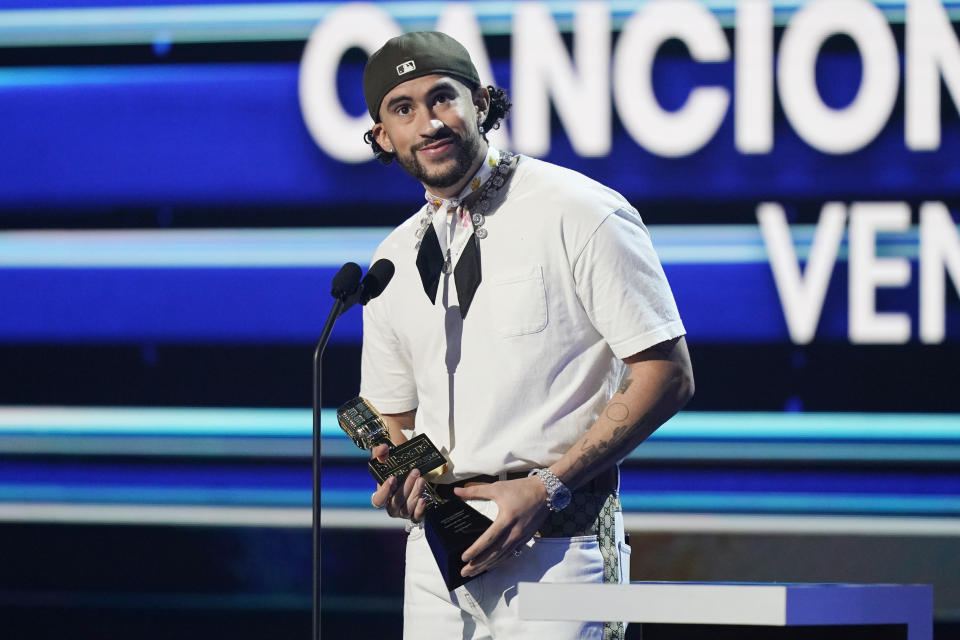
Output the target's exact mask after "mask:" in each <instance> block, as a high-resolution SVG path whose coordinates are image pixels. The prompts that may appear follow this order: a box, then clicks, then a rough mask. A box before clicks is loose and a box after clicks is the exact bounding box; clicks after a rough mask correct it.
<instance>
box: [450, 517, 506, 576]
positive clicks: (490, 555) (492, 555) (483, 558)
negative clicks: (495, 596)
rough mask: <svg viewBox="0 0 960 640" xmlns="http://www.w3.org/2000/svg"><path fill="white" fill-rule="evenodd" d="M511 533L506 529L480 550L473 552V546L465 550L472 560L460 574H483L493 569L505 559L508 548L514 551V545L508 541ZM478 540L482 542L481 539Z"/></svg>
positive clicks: (465, 554) (465, 553)
mask: <svg viewBox="0 0 960 640" xmlns="http://www.w3.org/2000/svg"><path fill="white" fill-rule="evenodd" d="M488 532H489V529H488ZM509 534H510V532H509V530H507V529H504V530H502V531H500V532H499V533H498V534H497V535H496V537H494V538H492V539H491V540H490V541H489V543H487V544H486V545H485V546H484V547H483V548H482V549H480V550H479V551H477V552H473V553H471V549H472V548H473V547H471V549H468V550H467V551H466V552H464V556H467V555H468V554H469V555H470V558H471V560H470V561H469V562H467V565H466V566H465V567H464V568H463V570H461V572H460V574H461V575H463V576H465V577H467V576H475V575H478V574H481V573H483V572H484V571H487V570H489V569H492V568H493V567H494V566H496V565H497V564H498V563H499V562H500V561H501V560H503V558H504V557H505V556H506V555H507V552H508V550H511V551H510V552H511V553H512V547H510V545H509V542H508V541H509V538H510V535H509ZM477 542H480V540H478V541H477ZM474 546H476V545H474Z"/></svg>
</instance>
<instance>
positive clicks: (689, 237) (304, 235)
mask: <svg viewBox="0 0 960 640" xmlns="http://www.w3.org/2000/svg"><path fill="white" fill-rule="evenodd" d="M649 230H650V234H651V236H652V238H653V242H654V245H655V246H656V249H657V254H658V255H659V256H660V261H661V262H662V263H663V264H687V265H697V264H728V263H735V264H743V263H754V262H762V263H764V264H766V263H767V261H768V257H767V249H766V245H765V244H764V240H763V236H762V234H761V231H760V227H759V226H757V225H747V224H731V225H704V224H699V225H651V226H650V227H649ZM390 231H391V228H389V227H334V228H319V229H318V228H292V229H204V230H189V229H176V230H170V229H167V230H137V231H124V230H104V231H7V232H0V269H3V268H7V269H9V268H17V267H28V268H29V267H35V268H95V267H114V268H131V267H156V268H164V267H169V268H183V267H263V268H269V267H333V268H338V267H339V266H340V265H342V264H343V263H345V262H348V261H353V262H356V263H358V264H363V265H365V264H369V262H370V261H371V259H372V257H373V253H374V251H375V249H376V248H377V246H378V245H379V244H380V242H382V241H383V239H384V238H386V237H387V235H388V234H389V233H390ZM815 233H816V226H815V225H791V227H790V234H791V236H792V238H793V243H794V251H795V252H796V255H797V258H798V259H800V260H805V259H806V258H807V257H808V256H809V254H810V247H811V245H812V243H813V238H814V234H815ZM919 243H920V238H919V230H918V228H917V227H916V226H914V227H912V228H911V229H909V230H908V231H906V232H903V233H897V234H881V235H878V236H877V239H876V254H877V256H879V257H906V258H913V259H917V258H918V255H919ZM848 253H849V247H848V237H847V236H846V235H845V236H844V238H843V239H842V240H841V243H840V246H839V248H838V250H837V260H838V261H840V262H844V261H846V260H847V257H848Z"/></svg>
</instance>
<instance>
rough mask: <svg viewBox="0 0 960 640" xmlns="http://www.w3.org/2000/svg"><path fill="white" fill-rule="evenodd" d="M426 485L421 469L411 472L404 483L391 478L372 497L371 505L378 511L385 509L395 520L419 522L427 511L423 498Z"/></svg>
mask: <svg viewBox="0 0 960 640" xmlns="http://www.w3.org/2000/svg"><path fill="white" fill-rule="evenodd" d="M425 483H426V481H425V480H424V478H422V477H421V475H420V470H419V469H414V470H413V471H411V472H410V473H409V474H408V475H407V477H406V478H405V479H404V480H403V482H402V483H401V482H400V481H398V480H397V478H396V477H394V476H390V477H389V478H387V479H386V481H385V482H384V483H383V484H382V485H380V486H378V487H377V490H376V491H374V492H373V495H371V496H370V504H371V505H373V506H374V507H375V508H377V509H385V510H386V511H387V513H388V514H389V515H390V516H391V517H393V518H408V519H410V520H413V521H414V522H419V521H420V520H421V519H422V518H423V513H424V511H425V510H426V503H425V501H424V500H423V497H422V496H423V488H424V485H425Z"/></svg>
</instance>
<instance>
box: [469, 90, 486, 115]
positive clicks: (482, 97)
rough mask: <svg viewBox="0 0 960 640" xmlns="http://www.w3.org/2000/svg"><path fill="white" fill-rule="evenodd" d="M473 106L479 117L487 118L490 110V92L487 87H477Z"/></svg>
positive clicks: (474, 92) (474, 91)
mask: <svg viewBox="0 0 960 640" xmlns="http://www.w3.org/2000/svg"><path fill="white" fill-rule="evenodd" d="M473 106H474V107H476V109H477V116H478V117H480V118H481V119H484V118H486V117H487V112H488V111H489V110H490V92H489V91H487V88H486V87H477V88H476V89H474V90H473ZM481 114H482V115H481Z"/></svg>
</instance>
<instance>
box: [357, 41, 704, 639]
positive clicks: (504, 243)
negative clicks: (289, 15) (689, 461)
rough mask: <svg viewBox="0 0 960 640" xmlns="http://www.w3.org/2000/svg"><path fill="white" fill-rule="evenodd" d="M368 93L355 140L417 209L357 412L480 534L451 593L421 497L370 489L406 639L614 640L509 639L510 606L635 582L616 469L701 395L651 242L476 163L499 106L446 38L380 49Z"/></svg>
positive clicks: (392, 486) (407, 227) (606, 204)
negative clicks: (428, 443)
mask: <svg viewBox="0 0 960 640" xmlns="http://www.w3.org/2000/svg"><path fill="white" fill-rule="evenodd" d="M491 90H492V91H491ZM364 94H365V98H366V102H367V106H368V108H369V111H370V115H371V117H372V118H373V120H374V125H373V128H372V129H371V131H370V132H368V134H367V137H366V139H367V141H368V142H369V143H371V144H372V146H373V149H374V152H375V154H377V156H378V157H379V158H380V159H381V161H384V162H386V163H388V162H389V161H390V160H392V159H393V158H396V159H397V160H398V162H399V163H400V165H401V166H402V167H403V169H404V170H406V171H407V172H408V173H409V174H410V175H411V176H413V177H414V178H416V179H417V180H418V181H419V182H420V183H422V184H423V186H424V188H425V189H426V199H427V203H426V204H425V205H424V206H423V207H422V208H421V209H420V210H419V211H418V212H417V213H416V214H415V215H414V216H412V217H411V218H409V219H408V220H407V221H406V222H404V223H403V224H401V225H400V226H399V227H397V229H395V230H394V231H393V232H392V233H391V234H390V235H389V236H388V237H387V239H386V240H385V241H384V242H383V244H381V246H380V247H379V248H378V250H377V252H376V258H375V259H379V258H389V259H390V260H392V261H393V262H394V264H395V265H396V274H395V276H394V278H393V281H392V282H391V284H390V286H389V287H388V288H387V289H386V291H385V292H384V293H383V295H382V296H380V297H379V298H378V299H376V300H374V301H372V302H371V303H370V304H369V305H368V306H367V307H366V309H365V311H364V339H363V362H362V374H361V377H362V381H361V395H362V396H363V397H365V398H366V399H367V400H368V401H369V402H370V403H371V404H372V405H373V406H374V407H376V408H377V409H379V410H380V411H381V413H383V414H384V419H385V421H386V423H387V425H388V427H389V429H390V434H391V439H392V440H393V441H394V442H395V443H399V442H403V441H405V440H406V439H408V438H409V437H412V436H413V435H417V434H420V433H426V434H427V435H428V436H429V438H430V439H431V440H432V441H433V443H434V444H436V445H437V447H438V448H440V450H441V451H442V452H443V453H444V454H445V456H446V457H447V458H448V460H449V464H448V468H447V470H446V471H445V473H444V474H443V476H441V477H440V478H439V479H438V482H439V483H440V484H441V485H443V484H446V485H447V487H446V489H447V490H448V491H451V486H452V487H453V488H452V493H454V494H456V495H458V496H460V497H461V498H463V499H466V500H468V501H469V503H470V504H471V505H473V506H475V507H476V508H477V509H478V510H480V511H481V512H483V513H485V514H487V515H488V516H490V517H491V519H493V524H492V526H491V527H490V528H489V529H488V530H487V531H486V532H485V533H484V534H483V535H482V536H481V537H480V538H479V539H478V540H477V541H476V543H475V544H474V545H473V546H471V547H470V548H469V549H467V551H466V552H465V553H464V554H463V559H464V560H465V561H468V562H467V565H466V567H465V568H464V570H463V575H469V576H477V577H475V578H474V579H473V580H471V581H470V582H468V583H467V584H466V585H464V586H462V587H458V588H457V589H455V590H454V591H452V592H451V591H448V590H447V589H446V587H445V585H444V582H443V580H442V578H441V575H440V571H439V569H438V568H437V566H436V562H435V560H434V558H433V556H432V555H431V553H430V551H429V548H428V544H427V542H426V540H425V536H424V534H423V531H422V526H421V525H420V524H419V523H420V522H421V520H422V518H423V514H424V509H425V503H424V500H423V498H422V497H421V492H422V490H423V484H424V479H423V478H420V477H418V475H417V473H416V472H414V473H412V474H410V476H408V477H407V479H406V480H405V481H404V482H402V483H401V482H397V481H396V480H395V479H393V478H391V479H390V480H388V481H387V482H385V483H384V484H383V485H382V486H379V487H378V488H377V491H376V492H375V493H374V494H373V495H372V497H371V503H372V504H373V506H375V507H377V508H385V509H386V510H387V511H388V512H389V514H390V515H391V516H393V517H399V518H406V519H409V521H410V524H409V525H408V530H409V531H410V535H409V538H408V543H407V552H406V556H407V557H406V563H407V564H406V579H405V597H404V637H405V638H408V639H411V640H412V639H417V640H421V639H423V638H522V639H524V640H529V639H541V638H542V639H543V640H547V639H549V640H563V639H567V638H598V639H599V638H604V639H605V640H606V639H610V638H622V637H623V625H622V624H620V623H608V624H600V623H579V622H556V623H548V622H527V621H521V620H519V619H518V617H517V613H516V606H517V601H516V598H515V597H514V596H516V585H517V583H518V582H521V581H537V580H543V581H545V582H574V581H582V582H601V581H603V582H620V581H626V580H628V570H629V547H627V546H626V545H625V544H624V534H623V520H622V514H621V512H620V504H619V498H618V478H619V474H618V469H617V464H618V463H619V461H620V460H622V459H623V458H624V457H625V456H626V455H628V454H629V453H630V452H631V451H632V450H633V449H634V448H635V447H636V446H637V445H638V444H640V443H641V442H642V441H643V440H645V439H646V438H647V436H649V435H650V434H651V433H652V432H653V431H654V430H655V429H656V428H657V427H658V426H659V425H660V424H662V423H663V422H664V421H666V420H667V419H668V418H670V416H672V415H673V414H674V413H675V412H676V411H678V410H679V409H680V408H681V407H682V406H683V405H684V404H685V403H686V402H687V400H688V399H689V398H690V396H691V395H692V393H693V378H692V370H691V366H690V360H689V356H688V353H687V349H686V343H685V341H684V338H683V335H684V329H683V325H682V323H681V322H680V318H679V315H678V313H677V309H676V305H675V303H674V300H673V296H672V294H671V292H670V289H669V286H668V285H667V282H666V279H665V277H664V275H663V271H662V268H661V267H660V264H659V261H658V259H657V256H656V254H655V253H654V251H653V248H652V246H651V244H650V240H649V236H648V233H647V230H646V228H645V227H644V225H643V223H642V222H641V220H640V217H639V215H638V214H637V212H636V211H635V210H634V209H633V208H632V207H631V206H630V204H629V203H627V202H626V200H624V199H623V198H622V197H621V196H620V195H619V194H617V193H615V192H613V191H611V190H609V189H607V188H605V187H603V186H602V185H600V184H598V183H596V182H593V181H592V180H590V179H588V178H586V177H584V176H582V175H580V174H577V173H575V172H572V171H569V170H566V169H563V168H561V167H557V166H555V165H551V164H548V163H545V162H541V161H538V160H535V159H532V158H527V157H520V156H514V155H511V154H509V153H504V152H501V151H498V150H496V149H494V148H492V147H491V146H490V145H488V143H487V141H486V139H485V131H486V130H489V129H490V128H492V127H496V126H497V124H498V122H499V119H500V118H501V117H502V116H504V115H505V114H506V111H507V110H508V109H509V103H508V102H507V101H506V95H505V94H504V93H503V92H502V91H501V90H493V88H492V87H490V88H483V87H482V86H481V85H480V81H479V78H478V75H477V71H476V69H475V68H474V65H473V63H472V62H471V61H470V57H469V55H468V54H467V52H466V50H465V49H464V48H463V47H462V46H461V45H460V44H459V43H457V42H456V41H455V40H453V39H452V38H450V37H448V36H445V35H443V34H440V33H435V32H420V33H408V34H405V35H403V36H400V37H398V38H394V39H392V40H390V41H388V42H387V43H386V44H385V45H384V46H383V48H381V49H380V50H379V51H377V52H376V53H374V54H373V55H372V56H371V57H370V60H369V61H368V63H367V67H366V69H365V71H364ZM481 258H482V259H481ZM374 455H375V456H377V457H379V458H381V459H383V458H384V457H385V456H386V455H387V453H386V448H385V447H378V448H377V449H375V450H374ZM531 473H532V475H531ZM571 492H572V493H571Z"/></svg>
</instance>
